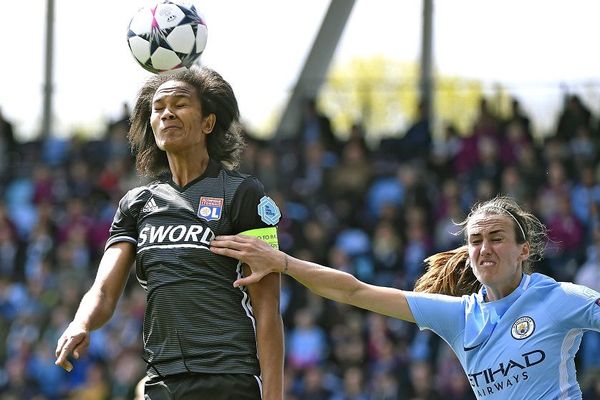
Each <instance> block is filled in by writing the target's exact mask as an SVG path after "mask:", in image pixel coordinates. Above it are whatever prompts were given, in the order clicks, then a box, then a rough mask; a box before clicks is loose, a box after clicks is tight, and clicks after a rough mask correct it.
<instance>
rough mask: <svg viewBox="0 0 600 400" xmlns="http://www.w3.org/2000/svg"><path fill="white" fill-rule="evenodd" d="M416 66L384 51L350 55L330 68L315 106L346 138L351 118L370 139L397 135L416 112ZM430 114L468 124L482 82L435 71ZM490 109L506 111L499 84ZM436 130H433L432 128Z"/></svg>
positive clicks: (443, 121)
mask: <svg viewBox="0 0 600 400" xmlns="http://www.w3.org/2000/svg"><path fill="white" fill-rule="evenodd" d="M419 72H420V71H419V65H418V63H406V62H399V61H395V60H390V59H388V58H385V57H383V56H375V57H372V58H360V59H354V60H351V61H350V62H348V63H347V64H343V65H336V66H334V67H333V68H332V70H331V72H330V74H329V77H328V78H327V81H326V84H325V85H324V87H323V89H322V91H321V95H320V97H319V107H320V108H321V109H322V110H323V111H324V112H325V113H326V114H327V115H329V116H330V117H331V119H332V122H333V125H334V129H335V131H336V132H338V133H339V134H340V136H341V137H345V136H346V135H347V134H348V132H349V130H350V127H351V126H352V124H353V123H356V122H359V123H361V124H362V125H363V126H364V127H365V129H366V132H368V135H369V139H370V140H374V139H379V138H381V137H389V136H401V135H403V134H404V132H405V131H406V129H408V127H409V126H410V124H411V123H412V121H414V119H415V118H416V116H417V104H418V100H419ZM434 79H435V82H434V86H435V93H434V99H435V100H434V102H435V103H434V116H435V121H437V123H438V125H439V126H437V125H436V126H435V127H434V130H435V131H436V132H437V131H439V130H440V129H439V128H441V127H442V126H443V125H445V124H447V123H453V124H454V125H455V126H456V127H457V128H458V129H459V131H460V132H462V133H465V132H468V131H469V130H470V128H471V127H472V124H473V121H474V120H475V118H476V116H477V114H478V110H479V102H480V99H481V98H482V96H484V86H483V84H482V83H481V82H479V81H477V80H473V79H468V78H461V77H455V76H440V75H437V74H436V76H435V78H434ZM485 95H486V98H487V99H488V103H489V105H490V107H491V109H492V111H494V112H496V113H497V114H498V115H500V116H501V115H506V114H507V113H508V112H509V106H510V96H509V95H508V93H507V92H506V91H505V90H504V89H503V88H502V87H501V86H499V85H498V86H496V87H494V88H493V93H492V94H491V95H489V94H485ZM434 134H435V132H434Z"/></svg>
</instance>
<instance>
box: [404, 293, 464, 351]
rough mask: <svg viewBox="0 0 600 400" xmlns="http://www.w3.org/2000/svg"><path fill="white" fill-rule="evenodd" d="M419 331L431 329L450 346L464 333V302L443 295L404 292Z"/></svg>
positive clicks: (460, 299)
mask: <svg viewBox="0 0 600 400" xmlns="http://www.w3.org/2000/svg"><path fill="white" fill-rule="evenodd" d="M404 293H405V295H406V299H407V301H408V306H409V307H410V311H411V312H412V314H413V317H414V319H415V322H416V323H417V325H418V326H419V329H421V330H423V329H429V330H431V331H433V332H435V333H436V334H437V335H438V336H440V337H441V338H442V339H444V340H445V341H446V342H447V343H448V344H450V345H451V346H452V344H453V343H454V342H455V341H456V340H457V338H458V337H459V335H460V333H461V332H463V331H464V325H465V322H464V321H465V318H464V307H465V306H464V300H463V299H462V298H461V297H453V296H446V295H441V294H431V293H420V292H404Z"/></svg>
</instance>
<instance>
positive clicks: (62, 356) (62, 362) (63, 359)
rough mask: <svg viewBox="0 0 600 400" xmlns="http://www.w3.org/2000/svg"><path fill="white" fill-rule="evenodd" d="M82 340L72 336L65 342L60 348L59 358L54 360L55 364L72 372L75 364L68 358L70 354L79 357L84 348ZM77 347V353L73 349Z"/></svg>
mask: <svg viewBox="0 0 600 400" xmlns="http://www.w3.org/2000/svg"><path fill="white" fill-rule="evenodd" d="M81 344H82V342H81V341H76V338H74V337H71V338H70V339H68V340H66V342H64V344H63V346H62V348H61V349H60V352H59V354H58V355H57V359H56V361H55V362H54V364H55V365H59V366H61V367H63V368H64V369H65V370H66V371H67V372H71V370H72V369H73V364H71V362H70V361H69V360H68V359H67V357H68V356H69V355H70V354H73V356H74V357H75V358H76V359H77V358H79V356H80V354H81V350H82V346H81ZM74 349H76V353H75V352H74V351H73V350H74Z"/></svg>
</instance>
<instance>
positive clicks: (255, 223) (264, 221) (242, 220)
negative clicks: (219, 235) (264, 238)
mask: <svg viewBox="0 0 600 400" xmlns="http://www.w3.org/2000/svg"><path fill="white" fill-rule="evenodd" d="M280 218H281V212H280V211H279V207H277V204H275V202H274V201H273V200H272V199H271V198H270V197H268V196H267V195H266V194H265V189H264V186H263V185H262V183H261V182H260V181H259V180H258V179H256V178H255V177H252V176H249V177H247V178H246V179H245V180H244V181H243V182H242V183H241V184H240V186H239V187H238V189H237V191H236V193H235V195H234V197H233V200H232V202H231V221H232V226H233V229H234V231H235V233H240V232H244V231H248V230H251V229H256V228H266V227H272V226H277V224H278V223H279V219H280Z"/></svg>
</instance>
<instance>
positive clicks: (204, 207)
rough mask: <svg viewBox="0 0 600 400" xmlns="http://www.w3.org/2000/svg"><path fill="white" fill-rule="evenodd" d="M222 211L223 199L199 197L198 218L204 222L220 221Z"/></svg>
mask: <svg viewBox="0 0 600 400" xmlns="http://www.w3.org/2000/svg"><path fill="white" fill-rule="evenodd" d="M222 210H223V199H221V198H218V197H200V205H199V206H198V216H199V217H200V218H202V219H203V220H205V221H206V222H208V221H218V220H220V219H221V211H222Z"/></svg>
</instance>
